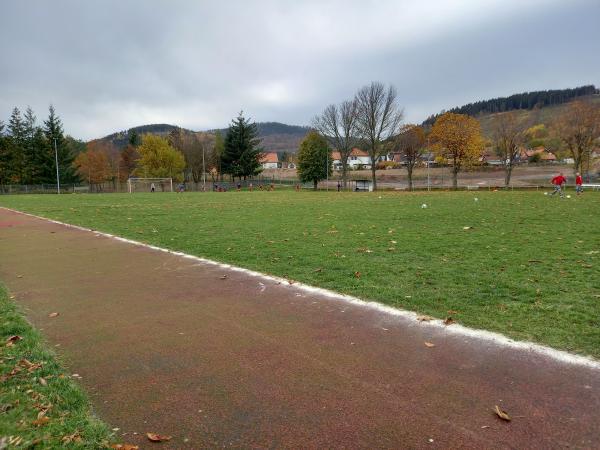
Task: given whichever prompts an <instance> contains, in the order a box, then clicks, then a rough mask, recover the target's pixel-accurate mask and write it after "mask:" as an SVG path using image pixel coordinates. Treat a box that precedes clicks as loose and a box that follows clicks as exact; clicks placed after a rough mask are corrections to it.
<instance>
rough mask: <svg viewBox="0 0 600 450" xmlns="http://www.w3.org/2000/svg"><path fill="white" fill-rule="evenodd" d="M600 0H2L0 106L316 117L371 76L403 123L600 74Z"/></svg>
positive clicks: (75, 115)
mask: <svg viewBox="0 0 600 450" xmlns="http://www.w3.org/2000/svg"><path fill="white" fill-rule="evenodd" d="M599 24H600V0H562V1H559V0H454V1H442V0H428V1H424V0H391V1H386V0H381V1H375V0H356V1H355V0H339V1H338V0H332V1H327V0H322V1H313V0H305V1H287V0H278V1H277V0H273V1H268V0H266V1H262V0H256V1H250V0H248V1H237V0H227V1H220V2H216V1H214V2H213V1H211V2H209V1H192V0H189V1H181V0H175V1H174V0H170V1H167V0H164V1H162V0H160V1H159V0H53V1H47V0H0V120H4V121H5V122H6V121H7V120H8V118H9V116H10V113H11V111H12V109H13V108H14V107H15V106H17V107H19V108H20V109H21V110H24V109H25V108H26V107H27V106H28V105H29V106H31V107H32V108H33V109H34V111H35V112H36V115H37V116H38V119H39V121H42V120H43V119H44V118H45V117H46V115H47V109H48V106H49V105H50V104H53V105H54V107H55V108H56V111H57V113H58V114H59V116H60V117H61V119H62V120H63V123H64V127H65V131H66V133H68V134H70V135H72V136H74V137H76V138H80V139H85V140H88V139H92V138H96V137H101V136H104V135H107V134H110V133H113V132H115V131H119V130H126V129H128V128H130V127H133V126H137V125H143V124H149V123H170V124H174V125H179V126H182V127H186V128H190V129H193V130H204V129H211V128H221V127H225V126H227V125H228V124H229V122H230V121H231V119H232V118H234V117H235V116H237V114H238V112H239V111H240V110H243V111H244V114H245V115H247V116H249V117H251V118H252V119H253V120H255V121H259V122H263V121H277V122H283V123H289V124H295V125H309V124H310V123H311V120H312V118H313V117H314V116H315V115H316V114H318V113H319V112H321V111H322V110H323V109H324V108H325V107H326V106H327V105H328V104H330V103H338V102H341V101H343V100H346V99H350V98H352V97H353V95H354V94H355V92H356V91H357V90H358V89H359V88H360V87H362V86H364V85H366V84H368V83H370V82H371V81H381V82H383V83H388V84H392V85H394V86H395V87H396V89H397V91H398V97H399V101H400V104H401V105H402V106H403V107H404V112H405V122H417V123H418V122H421V121H422V120H424V119H425V118H426V117H427V116H429V115H430V114H432V113H437V112H439V111H440V110H442V109H449V108H451V107H453V106H460V105H462V104H465V103H469V102H471V101H476V100H482V99H488V98H493V97H499V96H508V95H511V94H514V93H518V92H526V91H533V90H543V89H560V88H567V87H576V86H581V85H585V84H595V85H596V86H598V85H600V56H599V55H600V25H599Z"/></svg>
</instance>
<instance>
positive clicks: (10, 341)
mask: <svg viewBox="0 0 600 450" xmlns="http://www.w3.org/2000/svg"><path fill="white" fill-rule="evenodd" d="M21 339H23V338H22V337H21V336H19V335H18V334H15V335H14V336H11V337H9V338H8V339H7V340H6V346H7V347H12V346H13V345H15V342H18V341H20V340H21Z"/></svg>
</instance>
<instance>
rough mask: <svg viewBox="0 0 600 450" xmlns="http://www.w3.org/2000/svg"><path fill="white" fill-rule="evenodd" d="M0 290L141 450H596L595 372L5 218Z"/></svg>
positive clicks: (599, 409) (598, 385)
mask: <svg viewBox="0 0 600 450" xmlns="http://www.w3.org/2000/svg"><path fill="white" fill-rule="evenodd" d="M225 275H226V277H225V278H224V279H222V277H223V276H225ZM0 279H2V280H3V281H4V282H5V284H6V285H7V287H8V288H9V290H10V291H11V292H12V293H13V294H14V295H15V296H16V301H17V302H18V303H19V304H20V305H21V306H22V307H23V308H24V309H25V312H26V314H27V316H28V318H29V319H30V320H31V321H32V322H33V323H34V324H35V325H36V326H37V327H38V328H39V329H41V331H42V333H43V334H44V335H45V337H46V338H47V340H48V341H49V343H50V344H51V345H56V346H57V347H56V348H57V351H58V352H59V353H60V354H61V355H62V356H63V357H64V359H65V361H66V364H67V366H68V368H69V370H70V371H71V372H72V373H77V374H79V375H81V380H80V382H81V383H82V384H83V386H84V387H85V388H86V390H87V391H88V392H89V394H90V396H91V397H92V400H93V403H94V406H95V409H96V411H97V413H98V414H99V416H100V417H101V418H103V419H104V420H106V421H107V422H109V423H110V425H111V426H113V427H118V428H120V431H119V432H118V434H121V433H126V434H125V435H124V436H123V437H122V439H121V440H122V441H123V442H128V443H135V444H138V445H141V448H149V447H152V448H154V447H156V448H203V447H244V448H281V447H295V448H298V447H303V448H325V447H327V448H358V447H361V448H474V449H475V448H477V449H481V448H515V449H524V448H565V447H569V448H600V425H599V423H600V371H599V370H598V369H595V368H592V367H585V366H581V365H572V364H565V363H561V362H558V361H556V360H554V359H551V358H549V357H546V356H543V355H541V354H539V353H534V352H529V351H526V350H517V349H514V348H511V347H506V346H501V345H496V344H494V343H493V342H490V341H487V340H480V339H476V338H467V337H465V336H461V335H460V334H456V333H449V332H447V331H446V330H444V329H443V328H440V327H432V326H427V325H425V324H422V323H419V322H417V321H414V320H410V319H408V318H404V317H398V316H392V315H390V314H386V313H385V312H382V311H377V310H375V309H372V308H367V307H362V306H360V305H353V304H349V303H347V302H345V301H343V300H341V299H333V298H330V297H326V296H322V295H319V294H310V293H307V291H305V290H302V289H298V288H297V287H295V286H294V285H293V284H292V285H289V284H285V283H284V284H277V282H275V281H269V280H267V279H261V278H258V277H255V276H252V275H250V274H247V273H243V272H240V271H233V270H227V269H224V268H221V267H218V266H215V265H211V264H206V263H201V262H198V261H195V260H193V259H187V258H183V257H181V256H177V255H173V254H168V253H165V252H159V251H156V250H152V249H149V248H146V247H143V246H139V245H133V244H129V243H125V242H121V241H118V240H115V239H111V238H109V237H106V236H101V235H97V234H95V233H93V232H88V231H83V230H78V229H74V228H68V227H65V226H62V225H59V224H55V223H52V222H49V221H45V220H41V219H36V218H33V217H29V216H25V215H22V214H19V213H15V212H11V211H8V210H5V209H0ZM52 312H58V313H59V314H60V315H59V316H58V317H55V318H49V317H48V314H50V313H52ZM549 326H551V324H549ZM425 342H431V343H434V344H435V347H432V348H429V347H427V346H425ZM495 405H499V406H500V407H502V408H503V409H504V410H506V411H507V412H508V413H509V414H510V415H511V416H512V417H513V420H512V421H511V422H504V421H501V420H500V419H498V418H497V417H496V416H495V414H494V413H493V408H494V406H495ZM146 432H157V433H160V434H167V435H172V436H173V439H172V440H171V441H169V442H167V443H163V444H150V443H149V442H147V441H146V440H145V437H144V434H145V433H146ZM134 433H138V434H137V435H136V434H134Z"/></svg>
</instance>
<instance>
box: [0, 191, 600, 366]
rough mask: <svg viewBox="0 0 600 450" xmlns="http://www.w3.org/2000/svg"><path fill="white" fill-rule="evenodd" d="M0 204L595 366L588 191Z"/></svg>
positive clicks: (281, 194)
mask: <svg viewBox="0 0 600 450" xmlns="http://www.w3.org/2000/svg"><path fill="white" fill-rule="evenodd" d="M570 194H573V193H572V192H571V193H570ZM476 199H477V200H476ZM423 204H426V205H427V207H426V208H424V207H422V205H423ZM0 206H5V207H8V208H13V209H17V210H21V211H25V212H29V213H32V214H36V215H40V216H44V217H48V218H52V219H56V220H60V221H64V222H68V223H72V224H77V225H81V226H85V227H88V228H93V229H97V230H101V231H104V232H108V233H113V234H117V235H120V236H124V237H127V238H130V239H134V240H137V241H141V242H146V243H150V244H153V245H157V246H160V247H165V248H169V249H173V250H178V251H183V252H186V253H190V254H194V255H197V256H202V257H206V258H210V259H213V260H217V261H222V262H226V263H230V264H234V265H238V266H242V267H246V268H249V269H253V270H256V271H260V272H264V273H269V274H274V275H278V276H282V277H287V278H289V279H291V280H297V281H301V282H304V283H308V284H312V285H315V286H320V287H324V288H327V289H331V290H335V291H338V292H342V293H347V294H351V295H355V296H358V297H361V298H364V299H368V300H375V301H379V302H381V303H385V304H388V305H391V306H395V307H398V308H403V309H408V310H412V311H417V312H419V313H423V314H427V315H431V316H435V317H438V318H445V317H447V316H452V317H453V319H454V320H455V321H457V322H459V323H461V324H463V325H466V326H470V327H474V328H482V329H487V330H491V331H497V332H500V333H503V334H506V335H508V336H510V337H513V338H516V339H521V340H531V341H535V342H539V343H542V344H547V345H550V346H553V347H556V348H560V349H566V350H570V351H573V352H577V353H582V354H588V355H592V356H595V357H600V233H599V232H598V230H599V228H600V217H599V214H598V212H599V211H600V195H599V194H597V193H593V192H586V193H585V194H584V195H583V196H581V197H575V196H574V195H573V196H572V198H570V199H559V198H555V197H550V196H545V195H543V192H542V191H534V192H436V193H392V192H377V193H338V192H294V191H289V190H288V191H276V192H256V191H255V192H226V193H184V194H174V193H155V194H150V193H143V194H132V195H130V194H106V195H60V196H57V195H40V196H33V195H31V196H26V195H23V196H2V197H0ZM26 257H28V258H34V257H35V255H26ZM88 263H89V262H88V261H82V264H88ZM132 295H135V293H132Z"/></svg>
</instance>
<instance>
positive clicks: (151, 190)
mask: <svg viewBox="0 0 600 450" xmlns="http://www.w3.org/2000/svg"><path fill="white" fill-rule="evenodd" d="M155 190H156V186H154V183H151V184H150V192H154V191H155Z"/></svg>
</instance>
